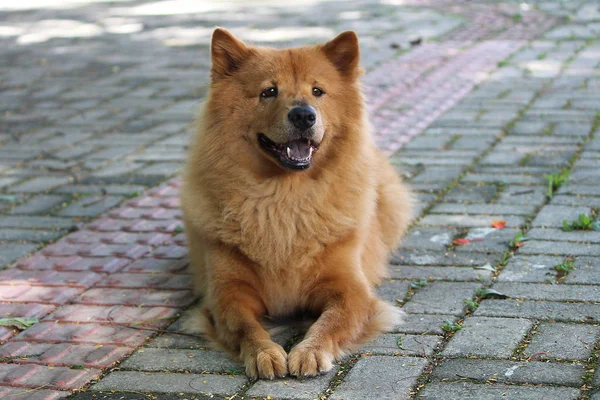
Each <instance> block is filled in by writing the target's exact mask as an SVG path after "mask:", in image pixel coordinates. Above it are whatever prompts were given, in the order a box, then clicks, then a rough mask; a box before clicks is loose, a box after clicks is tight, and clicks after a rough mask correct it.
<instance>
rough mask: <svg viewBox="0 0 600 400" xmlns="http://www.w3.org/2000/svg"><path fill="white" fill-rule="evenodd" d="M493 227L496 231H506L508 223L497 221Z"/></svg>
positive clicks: (493, 222)
mask: <svg viewBox="0 0 600 400" xmlns="http://www.w3.org/2000/svg"><path fill="white" fill-rule="evenodd" d="M492 226H493V227H494V228H496V229H504V227H505V226H506V221H504V220H501V219H497V220H495V221H492Z"/></svg>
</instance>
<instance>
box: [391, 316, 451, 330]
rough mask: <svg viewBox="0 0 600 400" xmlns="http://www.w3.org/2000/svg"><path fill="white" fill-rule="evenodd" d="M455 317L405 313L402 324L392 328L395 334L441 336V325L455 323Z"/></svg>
mask: <svg viewBox="0 0 600 400" xmlns="http://www.w3.org/2000/svg"><path fill="white" fill-rule="evenodd" d="M457 320H458V317H457V316H455V315H443V314H442V315H430V314H412V313H407V314H406V315H405V316H404V323H403V324H401V325H398V326H396V327H395V328H394V332H395V333H408V334H418V335H421V334H429V335H443V334H444V331H443V330H442V325H443V324H444V321H452V322H456V321H457Z"/></svg>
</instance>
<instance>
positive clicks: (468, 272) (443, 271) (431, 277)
mask: <svg viewBox="0 0 600 400" xmlns="http://www.w3.org/2000/svg"><path fill="white" fill-rule="evenodd" d="M390 276H391V277H392V278H395V279H409V280H411V281H421V280H427V281H437V280H442V281H481V280H482V279H483V280H485V279H487V278H489V277H490V276H491V271H486V270H477V269H474V268H469V267H464V268H453V267H429V266H419V267H415V266H400V265H393V266H392V267H391V268H390Z"/></svg>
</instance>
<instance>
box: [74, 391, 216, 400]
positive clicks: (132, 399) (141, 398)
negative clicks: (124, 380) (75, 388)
mask: <svg viewBox="0 0 600 400" xmlns="http://www.w3.org/2000/svg"><path fill="white" fill-rule="evenodd" d="M70 398H71V399H74V400H147V399H148V394H146V393H131V392H117V391H109V392H102V391H98V392H96V391H90V392H77V393H74V394H73V395H72V397H70ZM184 398H187V399H188V400H221V399H223V397H217V396H214V395H199V394H194V395H192V396H189V395H188V397H184ZM152 400H182V397H181V395H180V394H179V393H171V394H160V393H152Z"/></svg>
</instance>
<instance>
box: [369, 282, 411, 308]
mask: <svg viewBox="0 0 600 400" xmlns="http://www.w3.org/2000/svg"><path fill="white" fill-rule="evenodd" d="M409 285H410V283H409V282H401V281H390V280H386V281H384V282H383V283H382V284H381V285H380V286H379V287H378V288H377V295H378V296H379V297H381V298H382V299H384V300H387V301H389V302H390V303H392V304H397V303H398V302H402V301H404V297H406V292H407V291H408V287H409Z"/></svg>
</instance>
